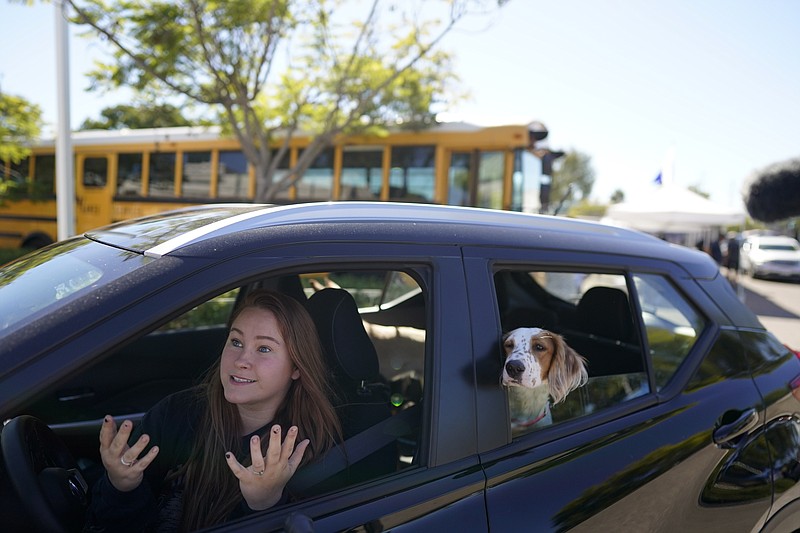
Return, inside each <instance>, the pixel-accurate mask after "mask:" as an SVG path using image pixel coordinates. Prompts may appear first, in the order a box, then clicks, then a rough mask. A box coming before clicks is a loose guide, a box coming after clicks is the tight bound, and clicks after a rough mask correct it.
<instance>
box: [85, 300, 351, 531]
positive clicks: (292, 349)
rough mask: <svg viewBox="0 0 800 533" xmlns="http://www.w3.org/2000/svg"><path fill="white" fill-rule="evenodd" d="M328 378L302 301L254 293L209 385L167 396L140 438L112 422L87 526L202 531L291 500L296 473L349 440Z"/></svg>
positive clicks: (234, 323) (103, 434) (105, 432)
mask: <svg viewBox="0 0 800 533" xmlns="http://www.w3.org/2000/svg"><path fill="white" fill-rule="evenodd" d="M328 375H329V374H328V371H327V369H326V367H325V361H324V358H323V355H322V348H321V346H320V342H319V338H318V335H317V331H316V328H315V327H314V323H313V321H312V319H311V317H310V316H309V315H308V313H307V311H306V310H305V309H304V308H303V306H302V305H301V304H300V303H298V302H297V301H295V300H294V299H292V298H290V297H288V296H286V295H284V294H282V293H278V292H273V291H265V290H258V291H253V292H251V293H249V294H247V296H246V297H245V299H244V301H243V303H242V304H241V305H240V306H239V307H238V308H237V309H236V310H235V311H234V313H233V315H232V317H231V326H230V329H229V334H228V339H227V341H226V344H225V347H224V348H223V350H222V354H221V356H220V358H219V360H218V361H217V364H216V365H214V367H212V369H211V371H209V373H208V375H207V377H206V379H205V381H204V383H203V384H202V385H200V386H199V387H196V388H193V389H189V390H186V391H182V392H178V393H175V394H172V395H170V396H168V397H166V398H165V399H163V400H161V401H160V402H159V403H158V404H156V405H155V406H154V407H153V408H152V409H151V410H150V411H149V412H148V413H147V414H146V415H145V417H144V419H143V420H142V422H141V424H140V425H139V427H138V428H137V430H138V431H136V432H134V431H133V423H132V422H131V421H130V420H125V421H123V422H122V424H121V425H120V427H119V429H117V424H116V422H115V421H114V419H113V418H112V417H111V416H106V417H105V419H104V421H103V425H102V427H101V430H100V455H101V457H102V460H103V466H104V467H105V470H106V473H105V475H104V476H103V477H102V478H101V479H100V480H99V481H98V482H97V483H96V485H95V487H94V490H93V497H92V501H91V505H90V508H89V512H88V520H87V523H86V526H85V529H84V531H115V532H116V531H149V530H157V531H193V530H196V529H201V528H205V527H208V526H212V525H214V524H219V523H222V522H225V521H227V520H230V519H232V518H236V517H240V516H244V515H247V514H249V513H252V512H255V511H258V510H264V509H268V508H270V507H273V506H275V505H277V504H279V503H283V502H286V501H290V500H291V499H292V495H291V494H287V493H286V484H287V483H288V482H289V480H290V479H291V477H292V476H293V475H294V473H295V471H296V470H297V469H298V468H301V467H302V466H303V465H305V464H307V463H309V462H311V461H313V460H314V459H316V458H320V457H321V456H322V455H323V454H324V453H325V452H326V451H327V450H328V449H330V448H331V447H333V446H334V445H335V444H336V443H337V442H341V439H342V433H341V428H340V425H339V421H338V418H337V416H336V412H335V411H334V408H333V406H332V403H331V396H332V394H333V393H332V392H331V390H330V388H329V385H328V382H327V376H328Z"/></svg>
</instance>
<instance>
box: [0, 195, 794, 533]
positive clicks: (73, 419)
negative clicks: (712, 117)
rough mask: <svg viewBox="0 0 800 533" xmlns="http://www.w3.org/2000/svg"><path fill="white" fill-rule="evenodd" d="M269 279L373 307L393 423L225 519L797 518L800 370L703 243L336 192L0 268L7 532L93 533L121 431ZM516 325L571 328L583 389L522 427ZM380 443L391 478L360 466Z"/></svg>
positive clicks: (368, 524) (513, 522)
mask: <svg viewBox="0 0 800 533" xmlns="http://www.w3.org/2000/svg"><path fill="white" fill-rule="evenodd" d="M256 287H269V288H273V289H276V290H280V291H284V292H287V293H289V294H291V295H293V296H294V297H295V298H297V299H299V300H300V301H302V302H304V303H305V304H306V305H309V302H313V301H314V300H315V299H316V298H318V296H319V295H320V294H334V295H335V296H336V297H337V298H342V301H351V300H352V301H354V302H355V304H354V306H353V308H354V309H355V308H357V316H356V315H355V314H354V315H353V316H354V317H355V324H357V326H356V327H359V326H358V325H359V324H360V325H363V328H364V331H365V332H366V333H367V337H368V344H369V346H366V345H364V346H362V347H361V348H360V349H359V350H358V353H357V354H355V355H354V356H355V357H358V358H363V357H365V354H368V355H369V356H372V354H374V357H376V358H377V359H378V362H377V364H376V365H375V368H376V369H378V372H377V373H375V374H373V375H361V376H357V379H358V380H359V387H360V390H361V391H363V390H375V391H379V395H378V396H372V397H370V398H369V399H367V400H365V402H374V401H375V399H376V398H379V399H380V401H381V402H383V403H382V404H381V405H380V407H382V412H383V413H384V414H382V415H381V416H380V417H377V418H376V419H375V420H374V421H372V422H370V423H369V424H367V429H365V430H364V431H368V432H371V433H369V434H368V435H369V438H368V439H367V440H368V443H369V444H370V446H371V447H367V452H366V453H363V454H355V455H353V456H351V457H350V460H351V464H350V465H349V468H348V469H347V471H346V473H347V474H348V475H344V476H339V477H336V478H329V477H326V474H325V470H324V468H320V467H316V469H315V465H310V466H309V467H307V468H308V470H307V472H310V473H311V474H308V475H305V476H303V475H301V474H303V472H304V470H303V469H301V470H300V471H299V472H298V473H297V477H298V479H299V480H300V482H299V485H298V486H296V487H295V488H298V492H297V493H299V494H302V495H303V497H301V498H299V499H298V500H296V501H293V502H291V503H288V504H285V505H279V506H276V507H274V508H272V509H269V510H267V511H263V512H259V513H255V514H252V515H250V516H247V517H244V518H242V519H239V520H236V521H231V522H228V523H225V524H223V525H221V526H219V527H218V528H215V529H214V530H215V531H273V530H281V529H282V528H284V527H299V525H301V524H305V525H308V523H309V522H310V523H311V526H310V527H313V528H314V530H316V531H326V532H327V531H383V530H390V529H397V530H402V531H434V530H437V529H441V528H443V527H449V528H453V527H455V528H458V529H460V530H463V531H489V530H493V531H520V530H522V531H566V530H574V531H665V532H667V531H669V532H672V531H711V530H715V531H726V532H728V531H751V530H763V531H789V530H793V529H795V528H796V527H797V525H798V524H800V484H798V480H799V479H800V462H799V461H800V402H798V398H800V360H798V357H797V356H796V355H795V354H794V353H792V352H791V351H790V350H789V349H788V348H787V347H785V346H783V345H782V344H781V343H780V342H779V341H778V340H777V339H776V338H775V337H774V336H773V335H771V334H770V333H769V332H768V331H766V330H765V329H764V327H763V326H762V325H761V324H760V323H759V321H758V319H757V317H756V316H755V315H754V314H752V313H751V312H750V311H749V310H748V309H747V308H746V307H744V306H743V305H742V304H741V303H740V301H739V300H738V299H737V297H736V294H735V293H734V292H733V290H732V289H731V286H730V284H729V283H728V282H727V281H726V280H725V278H724V277H722V276H721V275H720V273H719V269H718V268H717V266H716V265H715V264H714V262H713V261H711V259H710V258H709V257H708V256H707V255H706V254H703V253H701V252H698V251H696V250H690V249H688V248H683V247H680V246H675V245H671V244H668V243H666V242H663V241H661V240H659V239H657V238H654V237H651V236H648V235H645V234H642V233H638V232H634V231H630V230H625V229H622V228H616V227H611V226H605V225H600V224H594V223H589V222H584V221H578V220H571V219H566V218H558V217H548V216H539V215H526V214H520V213H511V212H498V211H491V210H482V209H473V208H459V207H445V206H432V205H404V204H394V203H360V202H352V203H348V202H342V203H320V204H306V205H292V206H282V207H275V206H254V205H240V206H233V205H225V206H222V205H220V206H205V207H195V208H188V209H184V210H180V211H176V212H172V213H168V214H164V215H160V216H154V217H149V218H144V219H139V220H134V221H130V222H125V223H119V224H116V225H113V226H109V227H106V228H101V229H97V230H95V231H91V232H89V233H87V234H85V235H82V236H78V237H74V238H71V239H68V240H65V241H62V242H59V243H56V244H54V245H51V246H49V247H46V248H44V249H41V250H38V251H36V252H34V253H32V254H30V255H28V256H26V257H24V258H21V259H19V260H17V261H15V262H13V263H10V264H8V265H6V266H4V267H2V268H0V415H2V417H3V419H4V420H10V422H8V423H7V424H6V425H5V426H4V428H3V431H2V434H0V444H2V451H3V454H2V456H3V464H2V471H0V491H2V493H0V494H1V495H2V496H1V497H0V515H1V516H2V520H3V521H2V524H3V529H4V530H6V531H15V530H20V531H29V530H30V529H32V528H38V529H40V530H59V529H60V530H65V531H69V530H79V529H80V528H81V525H82V520H83V513H84V510H85V508H86V505H87V500H88V498H89V495H88V494H87V491H86V487H87V486H89V485H91V484H92V483H93V482H94V480H96V479H98V477H99V476H100V475H102V465H101V462H100V459H99V454H98V432H99V427H100V424H101V421H102V417H103V416H104V415H105V414H106V413H111V414H113V415H114V416H117V417H127V418H130V419H132V420H134V423H137V422H138V420H139V419H141V417H142V413H144V412H145V411H147V410H148V409H149V408H150V407H151V406H152V405H153V404H154V403H155V402H157V401H158V400H159V399H161V398H163V397H164V396H165V395H167V394H170V393H172V392H174V391H177V390H181V389H183V388H186V387H188V386H190V385H191V384H192V383H194V382H195V380H196V379H197V378H198V376H200V375H201V374H202V373H203V372H204V371H205V370H206V369H207V368H208V367H209V365H211V364H212V362H213V361H214V360H215V358H216V357H218V354H219V351H220V347H221V345H222V343H224V340H225V338H226V335H227V329H226V322H227V319H228V316H229V314H230V312H231V309H232V308H233V306H234V305H235V302H236V301H237V299H238V298H241V297H242V295H243V294H245V293H247V292H248V291H250V290H252V289H254V288H256ZM322 287H327V288H324V289H322V290H320V289H321V288H322ZM337 287H338V288H337ZM326 291H328V292H326ZM330 291H333V292H330ZM311 307H312V306H309V308H310V309H311ZM315 320H318V322H317V324H318V327H320V331H322V330H323V329H324V328H328V330H330V328H336V327H337V326H336V325H331V324H329V323H327V322H324V321H325V320H326V318H325V317H318V316H315ZM320 321H321V322H320ZM351 323H352V322H351ZM520 326H533V327H539V328H545V329H548V330H550V331H552V332H555V333H558V334H560V335H562V336H563V337H564V339H565V340H566V341H567V342H568V343H569V345H570V346H571V347H572V348H573V349H575V350H576V351H577V352H578V353H580V354H581V355H583V356H584V357H585V358H586V361H587V364H588V375H589V379H588V382H587V383H586V384H585V385H583V386H582V387H580V388H578V389H577V390H574V391H573V392H571V393H570V394H569V395H568V396H567V398H566V399H565V400H564V401H563V402H561V403H558V404H556V405H552V406H551V415H552V421H551V423H549V424H533V425H530V426H528V427H522V428H519V427H517V428H515V429H514V430H513V431H512V425H511V420H510V413H509V403H508V397H509V392H508V390H507V389H506V388H504V387H503V386H502V385H501V383H500V375H501V372H502V361H503V351H502V336H503V333H504V332H505V331H508V330H510V329H513V328H516V327H520ZM351 333H353V332H352V331H349V330H348V331H343V332H341V334H340V335H338V337H339V338H342V337H347V336H348V335H350V334H351ZM333 337H336V335H328V336H327V337H325V338H323V342H324V343H325V344H326V349H327V350H328V351H330V350H331V346H330V345H329V344H328V343H329V342H336V341H335V339H333ZM795 348H796V347H795ZM343 349H344V350H346V347H345V348H343ZM341 353H344V354H345V355H341ZM341 353H340V356H341V357H344V358H347V357H348V355H347V353H346V352H341ZM351 355H352V354H351ZM358 360H362V359H358ZM331 364H332V365H335V364H336V363H335V362H332V363H331ZM368 366H370V365H364V367H363V368H366V367H368ZM363 368H361V370H359V369H356V370H355V372H359V371H360V372H365V373H366V374H369V371H366V370H363ZM351 371H352V369H351ZM338 374H339V372H334V375H338ZM351 377H352V376H351ZM335 386H337V387H344V386H345V385H342V384H340V383H336V384H335ZM346 392H351V391H345V393H346ZM354 402H355V403H358V400H357V399H356V400H354ZM350 408H352V405H348V404H342V405H338V406H337V409H338V410H339V412H340V413H343V412H345V411H346V410H347V409H350ZM391 421H396V422H400V421H402V422H403V423H402V424H395V425H394V426H393V427H392V429H391V431H390V430H388V429H387V428H388V427H389V423H390V422H391ZM375 428H378V431H377V432H375V431H373V430H375ZM398 428H399V429H398ZM346 433H347V432H346ZM350 433H351V435H348V434H346V435H345V438H346V439H347V440H346V442H345V444H344V446H345V447H346V448H347V447H348V446H349V443H352V439H353V438H357V437H358V436H359V435H362V436H363V435H365V433H361V432H360V431H353V432H350ZM387 445H388V446H389V449H390V450H391V458H390V459H391V461H390V462H388V463H383V464H384V466H386V465H388V468H385V469H376V468H369V469H364V468H358V467H359V465H360V464H362V463H361V461H362V460H363V461H368V460H371V459H373V458H375V457H376V456H375V455H374V454H375V453H378V452H375V450H377V449H379V448H380V449H382V450H383V449H385V448H386V447H387ZM362 457H364V459H362ZM328 460H329V459H328V458H327V457H326V458H324V459H323V461H322V463H319V464H321V465H322V466H323V467H324V466H325V465H326V464H328V466H330V464H331V463H327V461H328ZM329 471H331V472H334V473H336V474H341V473H342V472H343V471H342V470H340V469H337V467H335V466H330V468H329ZM351 474H352V475H351ZM303 480H305V481H304V482H303ZM294 481H295V480H294V479H293V482H294ZM303 483H305V484H303ZM287 521H288V526H287Z"/></svg>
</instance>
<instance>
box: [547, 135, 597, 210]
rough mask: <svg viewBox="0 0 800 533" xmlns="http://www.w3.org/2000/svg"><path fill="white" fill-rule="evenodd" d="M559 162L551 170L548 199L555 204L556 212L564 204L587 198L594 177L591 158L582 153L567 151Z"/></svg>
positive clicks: (592, 185)
mask: <svg viewBox="0 0 800 533" xmlns="http://www.w3.org/2000/svg"><path fill="white" fill-rule="evenodd" d="M560 163H561V164H560V165H558V166H557V168H555V169H554V170H553V180H552V183H551V185H550V200H551V202H552V203H554V204H555V205H556V208H555V212H556V213H558V212H559V211H561V207H563V205H564V204H571V203H574V202H577V201H578V200H582V199H588V198H589V195H590V194H591V193H592V188H593V187H594V178H595V173H594V169H593V168H592V158H591V157H589V156H588V155H586V154H584V153H581V152H578V151H576V150H572V151H569V152H567V154H566V155H565V156H564V157H563V158H562V159H561V160H560ZM578 193H580V194H579V195H578Z"/></svg>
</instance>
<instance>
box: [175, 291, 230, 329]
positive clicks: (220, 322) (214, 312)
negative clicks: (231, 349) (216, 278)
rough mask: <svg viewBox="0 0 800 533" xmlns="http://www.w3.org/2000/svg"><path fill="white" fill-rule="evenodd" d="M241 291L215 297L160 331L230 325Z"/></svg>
mask: <svg viewBox="0 0 800 533" xmlns="http://www.w3.org/2000/svg"><path fill="white" fill-rule="evenodd" d="M238 293H239V289H234V290H232V291H228V292H225V293H223V294H220V295H219V296H215V297H214V298H211V299H209V300H206V301H205V302H203V303H201V304H200V305H198V306H197V307H194V308H192V309H191V310H190V311H187V312H186V313H184V314H182V315H181V316H179V317H177V318H175V319H173V320H170V321H169V322H167V323H166V324H164V325H163V326H161V328H159V331H175V330H184V329H188V330H191V329H195V328H203V327H213V326H224V325H225V324H227V323H228V318H229V317H230V316H231V312H232V311H233V308H234V305H235V304H236V296H237V294H238Z"/></svg>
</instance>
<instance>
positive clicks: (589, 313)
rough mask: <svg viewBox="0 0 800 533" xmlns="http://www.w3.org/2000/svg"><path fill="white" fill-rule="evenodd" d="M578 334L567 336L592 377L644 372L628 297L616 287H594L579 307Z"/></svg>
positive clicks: (582, 298)
mask: <svg viewBox="0 0 800 533" xmlns="http://www.w3.org/2000/svg"><path fill="white" fill-rule="evenodd" d="M577 321H578V332H577V333H578V334H577V335H576V334H567V335H565V336H566V339H567V342H568V343H569V345H570V346H572V347H573V348H574V349H575V350H577V351H578V353H580V354H581V355H582V356H584V357H585V358H586V359H587V361H588V363H589V364H588V370H589V376H590V377H592V376H607V375H614V374H625V373H630V372H641V371H643V370H644V364H643V361H642V351H641V348H640V344H639V336H638V335H637V334H636V329H635V324H634V321H633V314H632V313H631V308H630V304H629V302H628V295H627V294H625V291H623V290H621V289H617V288H614V287H592V288H591V289H589V290H588V291H586V292H585V293H584V295H583V296H582V297H581V300H580V301H579V302H578V306H577Z"/></svg>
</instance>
